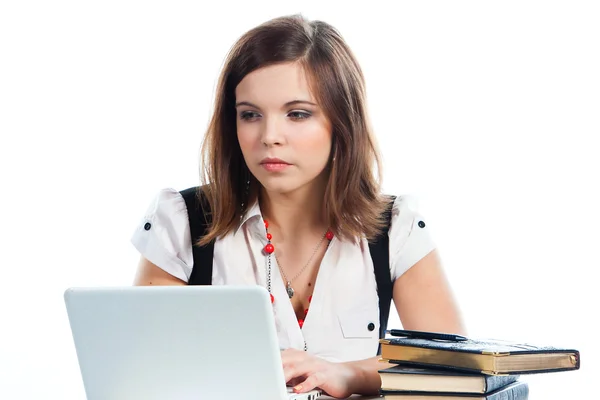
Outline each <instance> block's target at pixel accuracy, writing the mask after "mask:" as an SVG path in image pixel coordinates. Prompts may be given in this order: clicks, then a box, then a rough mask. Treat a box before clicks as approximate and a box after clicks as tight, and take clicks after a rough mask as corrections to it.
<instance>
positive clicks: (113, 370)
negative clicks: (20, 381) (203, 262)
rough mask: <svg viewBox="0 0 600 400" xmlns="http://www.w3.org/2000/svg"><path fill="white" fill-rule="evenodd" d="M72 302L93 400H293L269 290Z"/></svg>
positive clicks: (158, 293) (110, 292) (148, 290)
mask: <svg viewBox="0 0 600 400" xmlns="http://www.w3.org/2000/svg"><path fill="white" fill-rule="evenodd" d="M64 299H65V304H66V309H67V313H68V317H69V323H70V325H71V331H72V334H73V340H74V344H75V349H76V352H77V358H78V361H79V366H80V370H81V375H82V379H83V383H84V387H85V392H86V395H87V398H88V400H107V399H111V400H121V399H123V400H125V399H127V400H130V399H134V398H136V399H144V400H152V399H156V400H159V399H160V400H164V399H180V400H186V399H200V398H202V399H211V398H214V399H217V398H219V399H220V398H239V399H246V400H254V399H256V400H259V399H260V400H264V399H282V400H283V399H289V398H290V397H289V395H288V394H287V389H286V385H285V381H284V380H285V378H284V375H283V369H282V366H281V354H280V350H279V346H278V338H277V333H276V330H275V323H274V318H273V313H272V309H271V307H272V306H271V302H270V298H269V294H268V292H267V291H266V290H265V289H264V288H263V287H260V286H132V287H118V288H115V287H112V288H70V289H67V290H66V291H65V293H64ZM310 397H313V398H314V393H313V395H312V396H310ZM302 398H309V397H308V396H302Z"/></svg>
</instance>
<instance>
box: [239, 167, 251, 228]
mask: <svg viewBox="0 0 600 400" xmlns="http://www.w3.org/2000/svg"><path fill="white" fill-rule="evenodd" d="M244 180H245V181H246V187H245V188H244V194H243V195H242V204H241V207H240V208H241V210H242V212H241V214H240V219H241V218H242V216H243V215H244V212H245V211H246V206H247V203H248V198H249V197H250V173H249V172H248V169H247V168H246V169H245V171H244Z"/></svg>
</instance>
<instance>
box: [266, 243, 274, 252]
mask: <svg viewBox="0 0 600 400" xmlns="http://www.w3.org/2000/svg"><path fill="white" fill-rule="evenodd" d="M265 251H266V252H267V253H268V254H271V253H272V252H274V251H275V247H274V246H273V245H272V244H271V243H269V244H268V245H266V246H265Z"/></svg>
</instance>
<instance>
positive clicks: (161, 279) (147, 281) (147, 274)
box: [133, 256, 187, 286]
mask: <svg viewBox="0 0 600 400" xmlns="http://www.w3.org/2000/svg"><path fill="white" fill-rule="evenodd" d="M186 284H187V283H186V282H184V281H182V280H181V279H179V278H176V277H174V276H173V275H171V274H169V273H167V272H165V271H164V270H162V269H161V268H159V267H157V266H156V265H155V264H153V263H151V262H150V261H148V260H147V259H146V258H145V257H144V256H141V257H140V262H139V264H138V268H137V272H136V274H135V278H134V280H133V285H134V286H149V285H164V286H166V285H186Z"/></svg>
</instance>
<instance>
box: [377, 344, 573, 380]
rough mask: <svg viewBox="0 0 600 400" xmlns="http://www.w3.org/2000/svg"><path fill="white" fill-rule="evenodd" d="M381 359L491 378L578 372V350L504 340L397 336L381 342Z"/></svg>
mask: <svg viewBox="0 0 600 400" xmlns="http://www.w3.org/2000/svg"><path fill="white" fill-rule="evenodd" d="M380 343H381V358H382V359H383V360H387V361H389V362H391V363H395V364H402V365H409V366H410V365H412V366H417V367H429V366H433V367H440V368H454V369H457V370H462V371H467V372H468V371H473V372H478V373H482V374H487V375H498V374H509V375H519V374H532V373H539V372H557V371H567V370H576V369H579V367H580V354H579V351H577V350H575V349H568V348H557V347H549V346H535V345H531V344H525V343H514V342H507V341H501V340H494V339H491V340H477V339H467V340H464V341H445V340H433V339H421V338H408V337H394V338H386V339H381V340H380Z"/></svg>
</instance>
